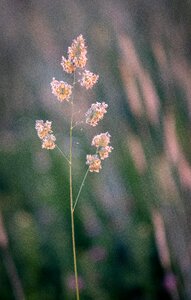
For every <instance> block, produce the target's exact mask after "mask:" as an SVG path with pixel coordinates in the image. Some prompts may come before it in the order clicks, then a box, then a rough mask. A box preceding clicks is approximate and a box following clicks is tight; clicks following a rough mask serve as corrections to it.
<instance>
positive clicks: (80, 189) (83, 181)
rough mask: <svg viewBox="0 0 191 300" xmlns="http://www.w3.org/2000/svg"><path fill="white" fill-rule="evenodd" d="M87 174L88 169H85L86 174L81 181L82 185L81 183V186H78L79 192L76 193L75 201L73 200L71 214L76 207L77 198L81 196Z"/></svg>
mask: <svg viewBox="0 0 191 300" xmlns="http://www.w3.org/2000/svg"><path fill="white" fill-rule="evenodd" d="M88 172H89V167H88V169H87V171H86V173H85V175H84V178H83V180H82V183H81V185H80V188H79V192H78V195H77V197H76V200H75V203H74V207H73V213H74V210H75V208H76V205H77V203H78V199H79V197H80V194H81V191H82V188H83V186H84V183H85V180H86V178H87V175H88Z"/></svg>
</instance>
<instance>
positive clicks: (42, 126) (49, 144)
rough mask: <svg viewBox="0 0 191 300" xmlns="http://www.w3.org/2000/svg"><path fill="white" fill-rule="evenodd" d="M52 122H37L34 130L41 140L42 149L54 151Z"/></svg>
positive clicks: (54, 139) (54, 138)
mask: <svg viewBox="0 0 191 300" xmlns="http://www.w3.org/2000/svg"><path fill="white" fill-rule="evenodd" d="M51 126H52V122H50V121H46V122H44V121H43V120H37V121H36V126H35V129H36V131H37V134H38V137H39V138H40V139H41V140H42V148H45V149H51V150H52V149H54V148H55V146H56V144H55V141H56V137H55V136H54V135H53V134H51V133H52V128H51Z"/></svg>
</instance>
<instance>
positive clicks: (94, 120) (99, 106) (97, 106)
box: [85, 102, 108, 127]
mask: <svg viewBox="0 0 191 300" xmlns="http://www.w3.org/2000/svg"><path fill="white" fill-rule="evenodd" d="M107 107H108V105H107V104H106V103H105V102H102V103H100V102H96V103H93V104H92V105H91V107H90V108H89V109H88V111H87V112H86V114H85V116H86V123H87V124H89V125H91V126H93V127H94V126H96V125H97V124H98V122H99V121H100V120H102V119H103V117H104V114H106V112H107V110H106V108H107Z"/></svg>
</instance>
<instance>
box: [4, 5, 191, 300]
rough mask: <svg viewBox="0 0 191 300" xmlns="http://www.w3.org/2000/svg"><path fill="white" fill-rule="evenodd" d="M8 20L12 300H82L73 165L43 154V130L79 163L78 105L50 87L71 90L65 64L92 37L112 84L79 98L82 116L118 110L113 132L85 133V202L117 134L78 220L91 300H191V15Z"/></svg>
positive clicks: (94, 12) (151, 9)
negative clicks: (93, 166) (95, 155)
mask: <svg viewBox="0 0 191 300" xmlns="http://www.w3.org/2000/svg"><path fill="white" fill-rule="evenodd" d="M0 8H1V18H0V24H1V26H0V28H1V110H0V116H1V119H0V122H1V128H0V140H1V143H0V155H1V159H0V175H1V180H0V188H1V190H0V209H1V214H0V278H1V279H0V299H3V300H9V299H23V298H24V297H25V299H27V300H38V299H46V300H53V299H74V298H75V289H74V277H73V262H72V246H71V228H70V210H69V186H68V170H67V165H66V163H65V161H63V159H62V157H61V156H60V153H59V152H57V151H56V150H54V151H46V150H42V149H41V144H40V142H39V139H38V138H37V136H36V132H35V128H34V126H35V120H36V119H44V120H46V119H48V120H52V121H53V129H54V132H55V134H56V136H57V142H58V145H59V146H60V147H62V148H63V149H65V150H66V151H68V136H67V132H68V126H69V124H68V106H67V104H66V105H65V104H63V103H59V102H58V101H56V100H55V97H54V96H53V95H52V94H51V89H50V81H51V80H52V77H54V76H55V77H56V78H57V79H59V80H67V81H68V82H69V81H70V78H69V77H66V76H65V75H64V73H63V71H62V68H61V66H60V61H61V56H62V55H64V54H65V53H66V51H67V47H68V45H70V44H71V42H72V40H73V39H74V38H76V37H77V36H78V35H79V34H81V33H82V34H83V36H84V37H85V39H86V42H87V45H88V58H89V59H88V68H89V69H90V70H91V71H93V72H95V73H96V74H99V75H100V82H99V84H98V85H97V86H96V87H95V88H94V89H93V91H91V92H88V93H80V92H79V94H78V102H79V108H80V110H81V112H80V114H83V113H84V112H86V110H87V108H88V107H89V106H90V104H91V103H92V102H95V101H105V102H106V103H108V105H109V110H108V114H106V117H105V119H104V122H103V123H100V125H99V127H95V128H93V129H89V127H87V126H85V125H83V126H82V127H80V128H78V129H76V131H75V145H74V152H75V170H76V171H75V172H76V173H75V177H74V180H75V189H74V192H77V189H78V187H79V184H80V182H81V178H82V176H83V174H84V172H85V169H86V167H85V156H86V153H89V152H90V151H91V146H90V143H91V139H92V137H93V135H95V134H97V133H100V132H105V131H106V130H108V131H109V132H110V134H111V135H112V146H113V147H114V150H113V152H112V154H111V158H110V159H109V160H107V161H106V162H105V163H104V168H103V170H102V171H101V173H100V174H90V176H89V177H88V178H87V182H86V186H85V188H84V189H83V192H82V195H81V198H80V201H79V204H78V207H77V210H76V215H75V217H76V223H75V226H76V239H77V253H78V268H79V275H80V290H81V299H84V300H87V299H88V300H89V299H96V300H97V299H99V300H112V299H114V300H116V299H118V300H126V299H129V300H135V299H136V300H137V299H139V300H143V299H144V300H149V299H150V300H154V299H156V300H157V299H172V300H177V299H181V300H182V299H184V300H187V299H191V284H190V282H191V238H190V237H191V225H190V224H191V223H190V212H191V202H190V201H191V200H190V193H191V139H190V132H191V63H190V45H191V44H190V41H191V40H190V29H191V18H190V15H191V4H190V2H189V1H186V0H177V1H175V0H173V1H165V0H163V1H162V0H153V1H143V0H142V1H140V0H133V1H132V0H127V1H122V0H120V1H113V0H112V1H109V0H102V1H99V0H96V1H94V0H91V1H85V0H79V1H74V0H70V1H68V0H63V1H59V0H54V1H50V0H46V1H44V0H42V1H39V0H38V1H37V0H32V1H24V0H15V1H11V0H2V1H1V4H0ZM77 107H78V106H77ZM103 124H104V125H103ZM103 126H104V127H103ZM23 294H24V295H25V296H24V295H23Z"/></svg>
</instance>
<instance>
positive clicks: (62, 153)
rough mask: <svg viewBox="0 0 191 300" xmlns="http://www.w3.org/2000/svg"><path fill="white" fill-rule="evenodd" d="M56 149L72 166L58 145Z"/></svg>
mask: <svg viewBox="0 0 191 300" xmlns="http://www.w3.org/2000/svg"><path fill="white" fill-rule="evenodd" d="M56 148H57V149H58V150H59V151H60V153H61V154H62V156H64V158H65V159H66V160H67V162H68V163H69V165H70V161H69V159H68V158H67V156H66V155H65V154H64V152H63V151H62V150H61V149H60V147H58V145H56Z"/></svg>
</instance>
